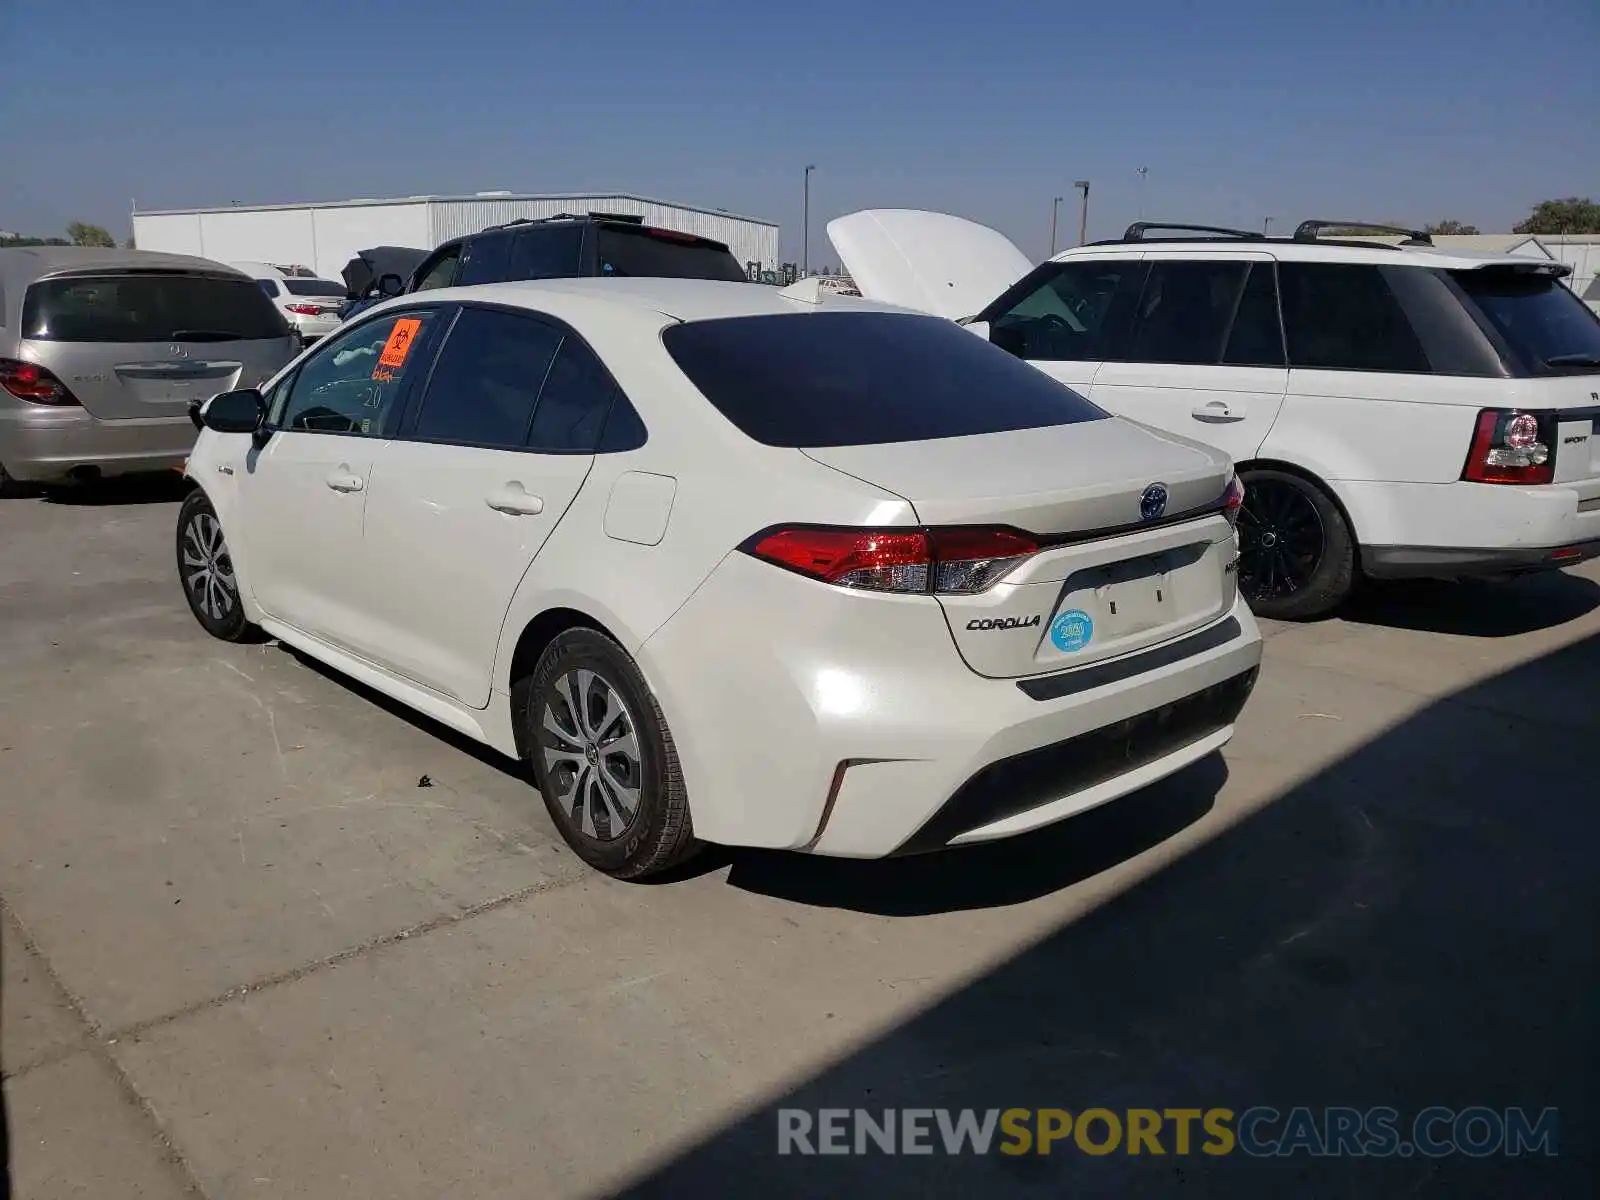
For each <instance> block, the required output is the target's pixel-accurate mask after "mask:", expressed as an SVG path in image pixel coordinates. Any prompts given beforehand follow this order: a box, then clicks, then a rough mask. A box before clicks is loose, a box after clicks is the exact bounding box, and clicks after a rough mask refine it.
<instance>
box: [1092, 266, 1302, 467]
mask: <svg viewBox="0 0 1600 1200" xmlns="http://www.w3.org/2000/svg"><path fill="white" fill-rule="evenodd" d="M1144 261H1145V266H1146V267H1147V270H1146V272H1145V274H1144V277H1143V283H1142V286H1141V287H1140V288H1139V290H1138V294H1137V299H1136V300H1135V301H1134V302H1133V304H1132V306H1131V311H1130V312H1129V314H1128V317H1127V323H1126V326H1125V329H1124V330H1121V331H1119V332H1120V334H1121V336H1120V337H1119V338H1117V339H1116V340H1115V341H1114V342H1113V343H1112V344H1111V345H1109V346H1108V354H1107V358H1108V361H1107V362H1106V363H1105V364H1104V365H1103V366H1102V367H1101V368H1100V369H1099V371H1097V372H1096V374H1095V376H1094V383H1093V386H1092V388H1091V389H1090V393H1089V394H1090V396H1091V398H1092V399H1093V400H1094V401H1095V403H1097V404H1100V405H1103V406H1105V407H1106V408H1108V409H1110V410H1111V411H1112V412H1114V413H1118V414H1119V415H1121V416H1125V417H1130V418H1132V419H1133V420H1135V421H1141V422H1143V423H1145V424H1147V425H1154V426H1155V427H1156V428H1157V429H1166V430H1169V431H1171V432H1173V433H1177V434H1181V435H1183V436H1185V437H1192V438H1196V439H1198V440H1200V441H1203V442H1207V443H1209V444H1210V445H1213V446H1216V447H1218V448H1219V449H1221V450H1223V451H1225V452H1226V453H1227V454H1228V455H1229V456H1230V457H1232V458H1233V459H1235V460H1236V461H1241V462H1242V461H1244V460H1246V459H1251V458H1254V457H1256V455H1257V453H1258V452H1259V451H1260V449H1261V445H1262V443H1263V442H1265V441H1266V439H1267V435H1268V434H1269V433H1270V432H1271V431H1272V426H1273V423H1274V422H1275V421H1276V420H1277V419H1278V413H1279V410H1280V409H1281V408H1282V407H1283V395H1284V391H1285V389H1286V388H1287V387H1288V383H1289V368H1288V364H1287V362H1286V360H1285V357H1284V350H1283V330H1282V325H1281V324H1280V321H1279V317H1278V288H1277V277H1276V270H1275V267H1276V264H1275V263H1274V262H1273V260H1272V257H1271V256H1270V255H1267V254H1261V253H1256V254H1250V253H1241V252H1231V253H1227V254H1197V253H1192V252H1191V253H1185V254H1181V255H1180V254H1177V253H1175V252H1170V251H1168V252H1163V251H1159V250H1152V251H1149V252H1147V253H1146V254H1145V260H1144Z"/></svg>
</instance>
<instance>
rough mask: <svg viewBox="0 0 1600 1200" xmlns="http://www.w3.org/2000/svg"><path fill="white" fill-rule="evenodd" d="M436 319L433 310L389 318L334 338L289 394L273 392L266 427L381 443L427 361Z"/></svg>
mask: <svg viewBox="0 0 1600 1200" xmlns="http://www.w3.org/2000/svg"><path fill="white" fill-rule="evenodd" d="M437 319H438V312H437V311H436V310H434V309H419V310H417V311H415V312H407V313H391V314H386V315H384V316H383V317H381V318H379V319H378V320H376V321H368V322H366V323H365V324H362V325H358V326H357V327H356V328H354V329H352V330H350V331H348V332H347V333H342V334H339V335H337V336H335V337H330V338H329V339H328V340H327V341H325V342H323V343H321V344H320V345H319V346H318V347H317V349H316V351H315V352H314V353H313V354H311V356H310V357H308V358H307V359H306V361H305V362H304V363H302V364H301V366H300V370H299V373H298V374H296V375H295V376H294V379H293V382H292V383H291V384H290V385H289V388H288V390H287V392H285V391H284V389H283V388H282V387H279V388H277V389H275V395H274V397H273V406H272V409H275V410H276V411H273V410H269V411H268V423H269V424H271V425H273V426H274V427H276V428H279V429H286V430H298V431H302V432H307V433H342V434H353V435H355V436H357V437H382V436H383V435H384V433H385V431H386V430H387V429H388V428H389V427H390V426H391V425H392V423H393V421H394V419H395V417H396V416H397V415H398V405H399V398H400V394H401V391H402V389H403V388H404V386H405V383H406V380H407V379H408V378H409V377H410V376H411V374H412V373H413V372H415V371H416V370H418V369H419V367H418V365H417V364H418V361H419V360H421V359H424V358H426V353H425V351H424V350H423V349H422V348H420V345H419V344H420V343H422V342H423V341H424V337H425V335H426V333H427V331H428V330H429V328H431V326H432V323H433V322H434V321H435V320H437Z"/></svg>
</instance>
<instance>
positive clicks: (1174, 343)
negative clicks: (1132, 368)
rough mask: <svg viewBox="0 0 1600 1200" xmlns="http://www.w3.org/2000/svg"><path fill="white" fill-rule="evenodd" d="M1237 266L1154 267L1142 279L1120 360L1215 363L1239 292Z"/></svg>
mask: <svg viewBox="0 0 1600 1200" xmlns="http://www.w3.org/2000/svg"><path fill="white" fill-rule="evenodd" d="M1247 267H1248V264H1246V263H1242V262H1210V261H1205V262H1157V263H1155V264H1154V265H1152V266H1151V268H1150V273H1149V275H1147V276H1146V277H1145V281H1144V290H1143V291H1142V292H1141V293H1140V295H1139V303H1138V307H1137V308H1135V310H1134V317H1133V327H1132V329H1130V330H1129V333H1128V344H1127V351H1126V353H1125V354H1124V355H1123V357H1125V358H1127V359H1128V360H1130V361H1132V362H1148V363H1216V362H1220V361H1221V359H1222V343H1223V339H1224V338H1225V337H1226V336H1227V333H1228V329H1229V327H1230V326H1231V325H1232V324H1233V314H1234V310H1235V309H1236V308H1237V307H1238V304H1239V297H1240V293H1241V292H1242V291H1243V290H1244V277H1245V271H1246V269H1247Z"/></svg>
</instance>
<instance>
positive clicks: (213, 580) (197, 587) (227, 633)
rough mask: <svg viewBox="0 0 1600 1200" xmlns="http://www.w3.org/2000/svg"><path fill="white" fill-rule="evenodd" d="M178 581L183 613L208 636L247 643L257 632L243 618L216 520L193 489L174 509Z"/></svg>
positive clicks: (230, 560) (230, 561)
mask: <svg viewBox="0 0 1600 1200" xmlns="http://www.w3.org/2000/svg"><path fill="white" fill-rule="evenodd" d="M178 579H179V580H180V581H181V582H182V583H183V596H184V599H186V600H187V601H188V602H189V611H190V612H192V613H194V619H195V620H197V621H199V622H200V625H201V628H203V629H204V630H205V631H206V632H207V633H209V634H210V635H211V636H212V637H214V638H221V639H222V640H223V641H225V642H247V641H253V640H254V639H255V638H256V637H258V636H259V631H258V630H257V629H256V627H255V626H254V625H252V624H250V622H249V621H247V620H246V619H245V615H244V606H243V604H242V603H241V602H240V600H239V579H238V576H236V575H235V574H234V572H233V557H232V556H231V555H230V554H229V553H228V543H227V540H226V539H225V538H224V537H223V536H222V522H220V521H219V520H217V510H216V509H214V508H212V507H211V501H210V500H208V499H206V494H205V493H204V492H202V491H201V490H200V489H199V488H196V489H195V490H194V491H192V492H190V493H189V495H188V498H187V499H185V500H184V502H183V507H182V508H180V509H179V510H178Z"/></svg>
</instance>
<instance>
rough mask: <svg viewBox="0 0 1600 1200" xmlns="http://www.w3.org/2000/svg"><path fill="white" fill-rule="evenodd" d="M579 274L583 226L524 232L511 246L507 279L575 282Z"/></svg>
mask: <svg viewBox="0 0 1600 1200" xmlns="http://www.w3.org/2000/svg"><path fill="white" fill-rule="evenodd" d="M582 272H583V226H581V225H566V226H562V227H561V228H559V229H526V230H523V232H521V233H519V234H517V238H516V241H515V242H513V243H512V246H511V263H510V266H509V268H508V270H507V273H506V278H507V279H576V278H577V277H578V276H579V275H580V274H582Z"/></svg>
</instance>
